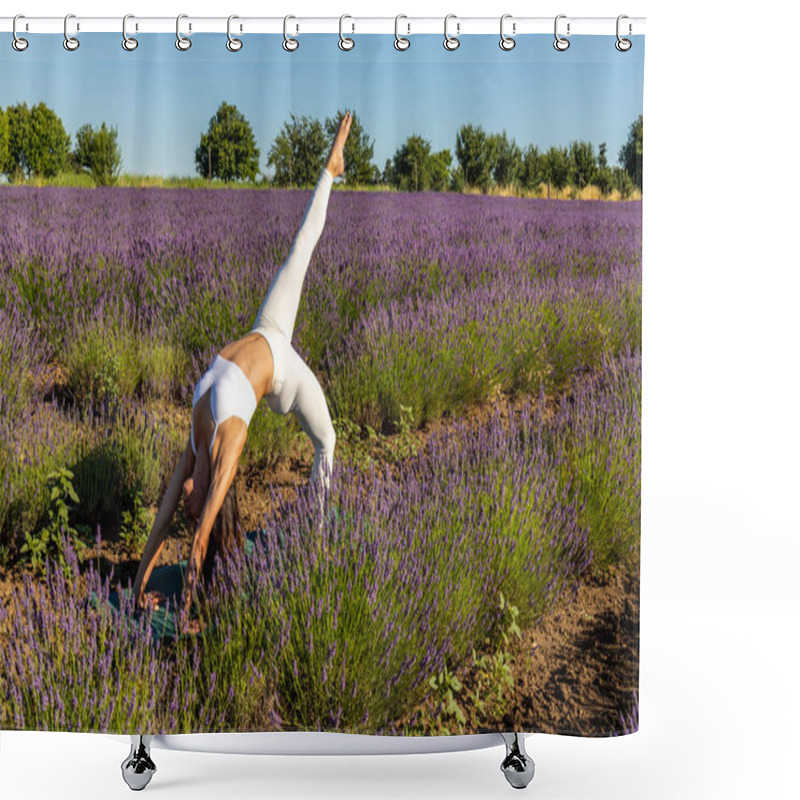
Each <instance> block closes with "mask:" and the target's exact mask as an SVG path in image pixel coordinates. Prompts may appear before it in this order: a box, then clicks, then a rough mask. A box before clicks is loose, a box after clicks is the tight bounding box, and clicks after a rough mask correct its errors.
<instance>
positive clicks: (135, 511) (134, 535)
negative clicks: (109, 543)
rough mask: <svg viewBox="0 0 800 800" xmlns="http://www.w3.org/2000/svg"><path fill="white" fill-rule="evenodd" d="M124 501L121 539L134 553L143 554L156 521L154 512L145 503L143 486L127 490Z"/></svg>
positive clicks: (120, 531)
mask: <svg viewBox="0 0 800 800" xmlns="http://www.w3.org/2000/svg"><path fill="white" fill-rule="evenodd" d="M123 500H124V502H125V506H126V507H125V509H124V510H123V512H122V520H121V524H120V529H119V538H120V540H121V541H122V543H123V544H124V545H125V546H126V547H127V548H128V550H130V551H131V552H133V553H139V552H141V549H142V547H143V546H144V543H145V542H146V541H147V536H148V534H149V532H150V528H151V527H152V525H153V520H154V519H155V514H154V512H153V511H152V510H151V509H150V508H149V507H148V506H147V504H146V503H145V502H144V498H143V496H142V491H141V486H140V485H139V484H137V485H136V486H134V487H132V488H128V489H126V491H125V493H124V496H123Z"/></svg>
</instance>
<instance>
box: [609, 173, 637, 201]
mask: <svg viewBox="0 0 800 800" xmlns="http://www.w3.org/2000/svg"><path fill="white" fill-rule="evenodd" d="M613 174H614V186H615V188H616V189H617V190H618V191H619V193H620V194H621V195H622V199H623V200H627V199H628V198H629V197H630V196H631V195H632V194H633V181H632V180H631V176H630V175H629V174H628V173H627V171H626V170H624V169H623V168H622V167H614V173H613Z"/></svg>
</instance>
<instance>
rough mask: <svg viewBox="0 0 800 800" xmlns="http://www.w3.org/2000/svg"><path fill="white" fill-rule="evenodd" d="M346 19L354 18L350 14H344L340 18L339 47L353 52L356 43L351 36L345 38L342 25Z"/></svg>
mask: <svg viewBox="0 0 800 800" xmlns="http://www.w3.org/2000/svg"><path fill="white" fill-rule="evenodd" d="M345 19H352V17H351V16H350V15H349V14H342V16H341V17H339V47H340V48H341V49H342V50H352V49H353V48H354V47H355V46H356V43H355V42H354V41H353V40H352V39H351V38H350V37H349V36H345V35H344V34H343V33H342V23H343V22H344V21H345Z"/></svg>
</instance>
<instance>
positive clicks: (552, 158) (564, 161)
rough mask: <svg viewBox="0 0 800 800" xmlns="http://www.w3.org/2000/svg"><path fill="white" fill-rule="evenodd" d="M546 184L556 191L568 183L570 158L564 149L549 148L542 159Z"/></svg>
mask: <svg viewBox="0 0 800 800" xmlns="http://www.w3.org/2000/svg"><path fill="white" fill-rule="evenodd" d="M544 159H545V175H546V176H547V182H548V184H549V185H552V186H553V187H554V188H556V189H563V188H564V187H565V186H566V185H567V184H568V183H569V174H570V167H571V166H572V165H571V162H570V157H569V151H568V150H567V148H566V147H551V148H550V149H549V150H548V151H547V154H546V155H545V157H544Z"/></svg>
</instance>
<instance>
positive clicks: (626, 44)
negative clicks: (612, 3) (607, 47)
mask: <svg viewBox="0 0 800 800" xmlns="http://www.w3.org/2000/svg"><path fill="white" fill-rule="evenodd" d="M622 19H628V15H627V14H620V15H619V16H618V17H617V41H616V42H614V47H616V48H617V50H619V51H620V53H627V52H628V50H630V49H631V47H633V42H632V41H631V40H630V39H621V38H620V35H619V22H620V20H622ZM631 30H632V28H631V24H630V22H629V23H628V34H629V35H630V33H631Z"/></svg>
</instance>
